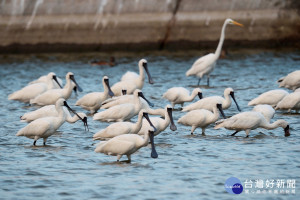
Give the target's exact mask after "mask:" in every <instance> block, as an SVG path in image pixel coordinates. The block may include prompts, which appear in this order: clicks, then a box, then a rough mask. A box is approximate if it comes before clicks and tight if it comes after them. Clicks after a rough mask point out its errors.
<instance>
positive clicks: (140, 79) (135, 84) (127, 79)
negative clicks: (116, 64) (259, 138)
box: [111, 59, 147, 96]
mask: <svg viewBox="0 0 300 200" xmlns="http://www.w3.org/2000/svg"><path fill="white" fill-rule="evenodd" d="M143 63H147V61H146V60H145V59H141V60H140V61H139V64H138V66H139V73H140V74H139V75H138V74H136V73H135V72H127V73H125V74H124V75H123V76H122V79H121V81H120V82H117V83H115V84H114V85H113V86H112V87H111V89H112V91H113V92H114V94H115V95H116V96H121V95H122V89H123V88H126V90H127V94H132V93H133V92H134V91H135V90H136V89H140V90H141V89H142V88H143V86H144V80H145V73H144V67H143Z"/></svg>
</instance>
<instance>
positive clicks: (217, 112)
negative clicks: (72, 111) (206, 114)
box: [213, 107, 220, 121]
mask: <svg viewBox="0 0 300 200" xmlns="http://www.w3.org/2000/svg"><path fill="white" fill-rule="evenodd" d="M213 114H214V116H213V120H214V121H216V120H217V119H219V117H220V114H219V111H218V108H217V107H213Z"/></svg>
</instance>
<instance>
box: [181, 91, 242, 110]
mask: <svg viewBox="0 0 300 200" xmlns="http://www.w3.org/2000/svg"><path fill="white" fill-rule="evenodd" d="M230 96H231V97H232V99H233V101H234V102H235V104H236V107H237V109H238V110H239V111H241V109H240V107H239V105H238V104H237V102H236V100H235V97H234V91H233V89H232V88H226V89H225V90H224V97H225V98H223V97H221V96H211V97H206V98H203V99H201V100H198V101H197V102H195V103H193V104H190V105H188V106H185V107H184V108H183V109H182V111H183V112H186V111H191V110H196V109H206V110H209V111H213V108H214V107H215V106H216V104H218V103H220V104H222V109H223V110H226V109H228V108H229V107H230V106H231V99H230Z"/></svg>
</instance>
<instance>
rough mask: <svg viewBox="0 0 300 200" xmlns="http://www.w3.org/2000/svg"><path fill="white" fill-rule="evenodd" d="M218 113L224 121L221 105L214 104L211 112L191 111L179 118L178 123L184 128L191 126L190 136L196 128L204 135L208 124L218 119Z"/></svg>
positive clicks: (202, 110)
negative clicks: (200, 129)
mask: <svg viewBox="0 0 300 200" xmlns="http://www.w3.org/2000/svg"><path fill="white" fill-rule="evenodd" d="M218 109H219V111H220V112H221V114H222V116H223V117H224V119H225V115H224V113H223V110H222V104H216V105H215V106H214V107H213V112H211V111H209V110H206V109H198V110H192V111H190V112H188V113H187V114H185V115H184V116H182V117H181V118H179V120H178V123H179V124H183V125H185V126H191V127H192V129H191V134H192V135H193V134H194V131H195V129H196V128H198V127H200V128H202V135H205V129H206V127H208V126H209V125H210V124H212V123H215V122H216V121H217V120H218V119H219V116H220V114H219V112H218Z"/></svg>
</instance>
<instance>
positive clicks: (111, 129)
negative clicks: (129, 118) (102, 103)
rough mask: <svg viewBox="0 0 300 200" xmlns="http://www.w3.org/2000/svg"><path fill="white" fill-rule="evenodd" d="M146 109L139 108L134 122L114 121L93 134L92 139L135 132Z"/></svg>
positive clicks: (139, 126)
mask: <svg viewBox="0 0 300 200" xmlns="http://www.w3.org/2000/svg"><path fill="white" fill-rule="evenodd" d="M144 112H146V110H141V111H140V112H139V115H138V120H137V122H136V123H131V122H116V123H113V124H111V125H109V126H108V127H106V128H105V129H102V130H100V131H99V132H97V133H95V134H94V135H93V139H94V140H99V139H100V140H101V139H106V138H113V137H115V136H118V135H124V134H129V133H131V134H136V133H137V132H138V131H139V130H140V129H141V127H142V120H143V113H144Z"/></svg>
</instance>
